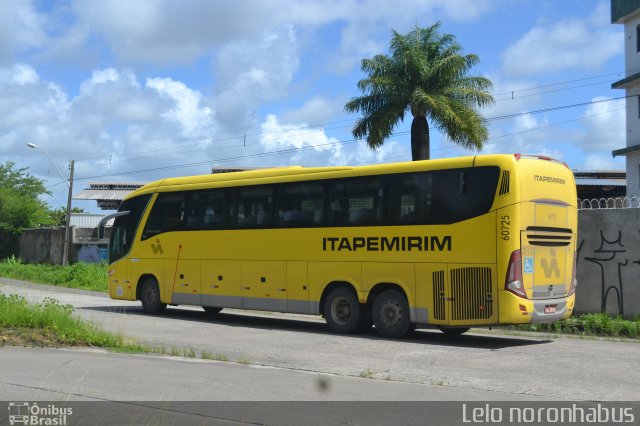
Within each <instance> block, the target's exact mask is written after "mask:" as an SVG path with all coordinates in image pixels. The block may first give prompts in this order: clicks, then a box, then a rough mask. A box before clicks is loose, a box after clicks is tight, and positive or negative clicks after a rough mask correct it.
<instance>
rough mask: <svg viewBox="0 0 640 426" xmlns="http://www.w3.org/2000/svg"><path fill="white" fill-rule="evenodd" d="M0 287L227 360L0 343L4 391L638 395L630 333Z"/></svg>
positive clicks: (4, 282) (396, 396)
mask: <svg viewBox="0 0 640 426" xmlns="http://www.w3.org/2000/svg"><path fill="white" fill-rule="evenodd" d="M0 291H2V292H3V293H8V294H10V293H17V294H20V295H22V296H24V297H26V298H27V299H29V300H33V301H40V300H42V299H44V298H45V297H54V298H56V299H58V300H59V301H60V302H61V303H68V304H71V305H73V306H74V307H75V309H76V312H77V313H78V314H79V315H81V316H82V317H84V318H86V319H89V320H91V321H93V322H95V323H97V324H100V325H101V326H102V327H104V328H106V329H108V330H111V331H115V332H120V333H123V334H125V335H126V336H128V337H132V338H134V339H137V340H139V341H140V342H142V343H145V344H150V345H162V346H164V347H166V348H174V347H175V348H177V349H184V348H189V349H192V350H193V351H194V352H195V353H196V356H199V355H200V354H201V353H202V352H203V351H207V352H209V353H213V354H224V356H226V357H227V358H228V359H229V360H230V361H229V362H216V361H205V360H195V359H185V358H175V357H161V356H149V355H131V354H113V353H105V352H103V351H99V352H95V351H91V352H87V351H77V350H72V351H70V350H60V349H57V350H56V349H25V348H1V349H0V383H1V384H0V399H5V400H6V399H7V398H9V397H11V398H14V397H15V398H18V397H21V398H34V399H35V398H39V397H40V396H42V398H43V399H48V398H52V399H57V400H58V399H64V398H66V399H74V400H76V399H77V400H81V399H98V400H114V399H117V400H163V401H171V400H179V401H185V400H243V401H245V400H254V401H274V400H287V401H321V400H334V401H336V400H339V401H350V400H353V401H366V400H372V401H376V400H377V401H387V400H394V401H419V400H422V401H429V400H459V401H463V400H491V401H500V400H564V401H573V400H587V401H594V400H603V401H621V400H627V401H629V400H632V401H638V400H640V387H638V386H637V383H639V382H640V369H639V368H638V367H639V366H640V344H638V343H637V342H619V341H612V340H606V339H580V338H573V337H558V336H543V335H535V334H528V335H508V334H504V333H502V332H496V331H493V332H492V331H489V330H482V329H479V330H472V332H471V333H469V334H467V335H463V336H459V337H450V336H445V335H443V334H441V333H440V332H438V331H422V330H419V331H416V332H414V333H413V334H412V335H411V336H409V338H407V339H405V340H401V341H394V340H384V339H381V338H379V337H378V336H377V335H376V334H375V332H374V331H372V332H371V333H369V334H366V335H360V336H342V335H335V334H332V333H331V332H329V330H328V329H327V327H326V325H325V324H324V321H322V320H321V319H320V318H318V317H308V316H302V315H286V314H268V313H267V314H265V313H256V312H248V311H237V310H229V311H227V310H224V311H223V312H222V313H221V314H219V315H217V316H208V315H207V314H205V313H204V312H203V311H202V310H201V309H199V308H188V307H184V308H183V307H176V308H172V307H170V308H169V309H168V310H167V313H166V314H165V315H163V316H149V315H145V314H143V313H142V311H141V308H140V305H139V303H136V302H122V301H114V300H111V299H109V298H108V296H106V295H104V294H102V293H96V292H86V291H79V290H70V289H65V288H60V287H50V286H41V285H33V284H29V283H24V282H19V281H13V280H8V279H3V278H0ZM363 377H364V378H363Z"/></svg>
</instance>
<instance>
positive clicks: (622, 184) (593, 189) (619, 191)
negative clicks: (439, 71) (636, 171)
mask: <svg viewBox="0 0 640 426" xmlns="http://www.w3.org/2000/svg"><path fill="white" fill-rule="evenodd" d="M573 175H574V176H575V178H576V189H577V191H578V199H579V200H601V199H608V198H619V197H624V196H625V192H626V176H625V172H624V171H623V170H574V171H573Z"/></svg>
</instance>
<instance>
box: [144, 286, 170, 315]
mask: <svg viewBox="0 0 640 426" xmlns="http://www.w3.org/2000/svg"><path fill="white" fill-rule="evenodd" d="M140 301H141V302H142V310H143V311H144V312H146V313H148V314H161V313H162V312H164V310H165V309H166V308H167V304H166V303H162V302H161V301H160V288H159V287H158V282H157V281H156V280H155V279H153V278H147V279H146V280H145V281H144V282H143V283H142V289H141V290H140Z"/></svg>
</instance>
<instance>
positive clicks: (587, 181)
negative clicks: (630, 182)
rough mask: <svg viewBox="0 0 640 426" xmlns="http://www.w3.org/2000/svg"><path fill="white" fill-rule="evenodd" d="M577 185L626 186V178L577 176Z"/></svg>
mask: <svg viewBox="0 0 640 426" xmlns="http://www.w3.org/2000/svg"><path fill="white" fill-rule="evenodd" d="M576 185H577V186H626V185H627V183H626V181H625V180H616V179H583V178H576Z"/></svg>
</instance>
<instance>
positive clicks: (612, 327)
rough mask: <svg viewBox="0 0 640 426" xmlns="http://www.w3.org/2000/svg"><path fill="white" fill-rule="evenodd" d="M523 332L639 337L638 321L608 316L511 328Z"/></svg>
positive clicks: (585, 315) (575, 318)
mask: <svg viewBox="0 0 640 426" xmlns="http://www.w3.org/2000/svg"><path fill="white" fill-rule="evenodd" d="M513 328H514V329H516V330H523V331H541V332H547V333H563V334H575V335H581V336H605V337H627V338H638V337H640V319H636V320H635V321H629V320H625V319H623V318H621V317H612V316H610V315H608V314H583V315H579V316H575V317H570V318H567V319H566V320H560V321H558V322H554V323H551V324H522V325H517V326H514V327H513Z"/></svg>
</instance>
